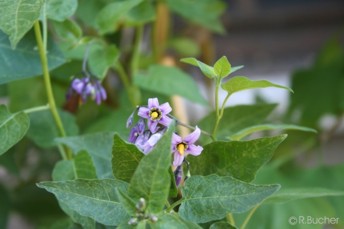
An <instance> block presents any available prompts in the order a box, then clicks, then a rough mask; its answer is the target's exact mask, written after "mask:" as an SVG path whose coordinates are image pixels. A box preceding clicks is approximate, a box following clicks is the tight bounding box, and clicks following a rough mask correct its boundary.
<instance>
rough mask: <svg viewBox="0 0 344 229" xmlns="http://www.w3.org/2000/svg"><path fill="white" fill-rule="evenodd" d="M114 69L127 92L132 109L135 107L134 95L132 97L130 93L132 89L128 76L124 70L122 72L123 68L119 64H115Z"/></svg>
mask: <svg viewBox="0 0 344 229" xmlns="http://www.w3.org/2000/svg"><path fill="white" fill-rule="evenodd" d="M115 69H116V71H117V73H118V76H119V78H120V79H121V81H122V83H123V85H124V88H125V90H126V91H127V94H128V97H129V101H130V103H131V104H132V105H133V106H134V107H136V105H137V104H136V101H135V98H134V95H133V93H131V92H132V88H133V87H132V85H131V83H130V81H129V76H128V74H127V73H126V72H125V70H124V68H123V66H122V64H121V63H117V64H116V66H115Z"/></svg>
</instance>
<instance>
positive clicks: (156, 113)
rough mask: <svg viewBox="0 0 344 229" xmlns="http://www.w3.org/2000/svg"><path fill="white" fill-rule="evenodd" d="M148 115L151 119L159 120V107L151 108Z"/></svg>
mask: <svg viewBox="0 0 344 229" xmlns="http://www.w3.org/2000/svg"><path fill="white" fill-rule="evenodd" d="M149 117H150V118H151V120H153V121H155V120H159V119H160V118H161V111H160V110H159V109H156V108H153V109H152V110H151V111H150V113H149Z"/></svg>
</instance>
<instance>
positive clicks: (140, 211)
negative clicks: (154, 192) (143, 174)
mask: <svg viewBox="0 0 344 229" xmlns="http://www.w3.org/2000/svg"><path fill="white" fill-rule="evenodd" d="M135 208H136V214H135V217H133V218H131V219H130V220H129V222H128V224H129V225H131V226H135V225H137V224H138V223H139V222H141V221H143V220H149V221H151V222H152V223H155V222H157V221H158V217H157V216H156V215H152V214H146V213H145V211H146V200H145V199H144V198H140V199H139V201H138V202H137V204H136V205H135Z"/></svg>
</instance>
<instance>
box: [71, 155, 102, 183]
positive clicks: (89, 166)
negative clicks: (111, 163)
mask: <svg viewBox="0 0 344 229" xmlns="http://www.w3.org/2000/svg"><path fill="white" fill-rule="evenodd" d="M73 162H74V168H75V174H76V178H78V179H79V178H80V179H96V178H97V174H96V169H95V167H94V165H93V161H92V158H91V156H90V155H89V154H88V153H87V152H86V151H81V152H79V153H78V154H77V155H76V156H75V157H74V159H73Z"/></svg>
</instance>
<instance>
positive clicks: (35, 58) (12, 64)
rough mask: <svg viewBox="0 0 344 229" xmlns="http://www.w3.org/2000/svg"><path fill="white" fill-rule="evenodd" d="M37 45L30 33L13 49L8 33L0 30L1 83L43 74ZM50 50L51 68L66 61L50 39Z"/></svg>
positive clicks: (49, 60) (48, 55)
mask: <svg viewBox="0 0 344 229" xmlns="http://www.w3.org/2000/svg"><path fill="white" fill-rule="evenodd" d="M0 9H1V8H0ZM0 15H1V14H0ZM36 45H37V44H36V40H35V37H34V34H33V33H28V34H27V35H26V36H25V37H24V38H23V40H22V41H21V42H20V43H19V44H18V46H17V48H16V49H15V50H12V49H11V45H10V42H9V40H8V38H7V36H6V34H4V33H3V32H2V31H0V84H3V83H7V82H10V81H13V80H19V79H24V78H28V77H33V76H39V75H41V74H42V65H41V60H40V58H39V54H38V51H37V49H36V48H35V47H36ZM48 50H49V52H48V53H47V57H48V64H49V70H52V69H54V68H56V67H58V66H60V65H62V64H63V63H64V62H65V59H64V57H63V55H62V53H61V51H60V50H59V49H58V48H57V46H56V45H55V44H54V43H52V41H51V40H49V41H48ZM19 66H20V67H19Z"/></svg>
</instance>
